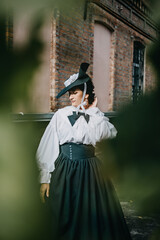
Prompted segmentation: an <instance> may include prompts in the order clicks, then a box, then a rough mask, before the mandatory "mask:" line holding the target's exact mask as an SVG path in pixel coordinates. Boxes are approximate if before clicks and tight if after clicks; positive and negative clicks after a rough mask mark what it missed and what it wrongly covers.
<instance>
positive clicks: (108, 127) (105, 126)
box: [97, 116, 117, 140]
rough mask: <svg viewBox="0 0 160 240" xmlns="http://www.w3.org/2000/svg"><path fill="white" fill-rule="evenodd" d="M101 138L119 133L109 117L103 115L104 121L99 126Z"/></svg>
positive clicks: (111, 136)
mask: <svg viewBox="0 0 160 240" xmlns="http://www.w3.org/2000/svg"><path fill="white" fill-rule="evenodd" d="M97 131H99V135H100V136H99V137H100V140H102V139H107V138H114V137H116V135H117V130H116V128H115V127H114V125H113V124H112V123H110V122H109V119H108V118H107V117H105V116H103V121H102V122H101V124H100V126H99V128H98V129H97Z"/></svg>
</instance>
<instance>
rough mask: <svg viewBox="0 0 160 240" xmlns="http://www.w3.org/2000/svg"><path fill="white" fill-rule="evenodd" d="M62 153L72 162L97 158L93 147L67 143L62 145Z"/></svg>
mask: <svg viewBox="0 0 160 240" xmlns="http://www.w3.org/2000/svg"><path fill="white" fill-rule="evenodd" d="M60 152H62V153H63V154H64V155H66V156H67V157H68V158H69V159H70V160H78V159H84V158H91V157H94V156H95V148H94V147H93V146H92V145H85V144H76V143H65V144H63V145H60Z"/></svg>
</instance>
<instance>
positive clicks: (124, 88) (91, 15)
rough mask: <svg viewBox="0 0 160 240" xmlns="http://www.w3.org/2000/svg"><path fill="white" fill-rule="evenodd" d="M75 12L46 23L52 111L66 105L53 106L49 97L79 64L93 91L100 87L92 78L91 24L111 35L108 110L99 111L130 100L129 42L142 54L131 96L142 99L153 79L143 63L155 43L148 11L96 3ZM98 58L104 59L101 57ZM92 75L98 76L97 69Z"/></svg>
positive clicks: (139, 4) (133, 4)
mask: <svg viewBox="0 0 160 240" xmlns="http://www.w3.org/2000/svg"><path fill="white" fill-rule="evenodd" d="M75 12H76V14H75V15H72V16H64V15H63V16H62V15H60V14H59V13H56V14H55V16H54V19H53V22H52V28H53V29H54V31H52V49H51V92H50V97H51V110H52V111H54V110H55V109H56V108H60V107H63V106H66V105H67V104H68V103H69V102H68V97H67V96H63V97H62V98H61V99H59V100H55V95H56V94H57V93H58V92H59V91H60V89H61V88H63V82H64V80H66V79H67V78H68V77H69V75H71V74H73V73H75V72H77V71H78V67H79V64H80V62H82V61H87V62H89V63H90V64H91V65H90V68H89V72H88V73H89V74H90V75H91V76H92V77H93V80H94V83H95V86H98V84H100V81H99V80H98V79H99V78H97V79H94V76H93V75H94V68H96V67H97V66H96V65H94V61H95V59H94V51H95V49H94V44H95V42H94V37H95V35H94V33H95V32H94V31H95V24H98V25H103V26H104V27H105V28H107V29H108V30H109V31H110V35H111V37H110V41H111V42H110V52H109V61H108V64H109V66H108V69H109V75H108V78H109V79H106V82H107V81H108V85H107V87H108V91H107V89H106V94H108V104H107V103H106V104H107V109H106V108H104V109H102V110H103V111H115V110H118V109H119V107H120V106H121V105H123V104H124V103H125V102H127V101H128V100H133V94H134V89H133V88H134V86H133V85H134V83H133V81H134V79H133V68H134V66H133V65H134V62H133V61H134V51H135V49H134V48H135V42H136V43H137V44H139V45H138V46H143V47H142V48H143V49H144V50H143V54H144V55H143V56H142V58H143V57H144V59H143V61H142V62H141V65H143V66H140V67H139V68H140V69H138V71H141V72H142V75H141V82H139V83H138V89H137V91H140V92H141V94H142V92H145V91H146V90H150V89H152V88H153V87H154V86H155V82H154V76H153V73H152V70H151V67H150V65H149V63H148V62H147V59H146V49H147V46H148V45H149V44H150V43H151V42H152V41H153V40H154V39H156V35H157V29H156V26H155V24H154V23H153V21H152V20H151V16H150V14H151V13H150V10H149V6H148V5H147V4H146V3H144V1H120V0H102V1H97V0H96V1H91V2H88V4H87V6H84V8H83V9H79V10H76V11H75ZM55 39H56V41H55ZM97 41H98V40H97ZM101 57H103V58H104V59H105V56H103V52H102V53H101V56H100V58H101ZM136 64H137V63H135V66H137V65H136ZM99 68H101V66H99ZM98 72H101V69H99V71H98ZM97 76H98V75H97ZM142 78H143V79H142ZM106 84H107V83H106ZM99 88H100V91H99V92H98V94H97V96H98V98H100V97H101V95H102V94H101V92H102V91H103V88H101V87H100V86H99ZM140 88H141V89H140ZM103 94H105V91H104V92H103ZM137 94H140V93H137ZM100 107H101V105H100Z"/></svg>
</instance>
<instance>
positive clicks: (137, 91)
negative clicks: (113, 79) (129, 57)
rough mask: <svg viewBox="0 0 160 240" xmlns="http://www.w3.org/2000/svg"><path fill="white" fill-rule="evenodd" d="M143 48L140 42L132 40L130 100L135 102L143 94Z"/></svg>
mask: <svg viewBox="0 0 160 240" xmlns="http://www.w3.org/2000/svg"><path fill="white" fill-rule="evenodd" d="M144 50H145V47H144V45H143V44H142V43H141V42H138V41H135V42H134V52H133V76H132V100H133V103H136V102H137V101H138V99H139V97H140V96H141V95H142V94H143V81H144Z"/></svg>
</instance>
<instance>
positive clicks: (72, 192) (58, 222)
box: [49, 143, 131, 240]
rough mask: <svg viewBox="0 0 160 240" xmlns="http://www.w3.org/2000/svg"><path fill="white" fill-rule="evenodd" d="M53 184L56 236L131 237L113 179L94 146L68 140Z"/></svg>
mask: <svg viewBox="0 0 160 240" xmlns="http://www.w3.org/2000/svg"><path fill="white" fill-rule="evenodd" d="M55 166H56V168H55V170H54V172H53V173H52V178H51V184H50V197H49V204H50V213H51V218H52V220H51V229H52V234H51V235H52V237H51V239H53V240H128V239H131V237H130V234H129V231H128V228H127V225H126V222H125V219H124V215H123V212H122V209H121V206H120V203H119V201H118V198H117V196H116V193H115V190H114V187H113V185H112V183H111V182H110V180H106V178H103V174H102V171H101V162H100V160H99V159H98V158H97V157H96V156H95V155H94V148H93V147H92V146H88V145H83V144H73V143H71V144H70V143H69V144H64V145H62V146H61V152H60V155H59V157H58V159H57V160H56V162H55Z"/></svg>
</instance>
